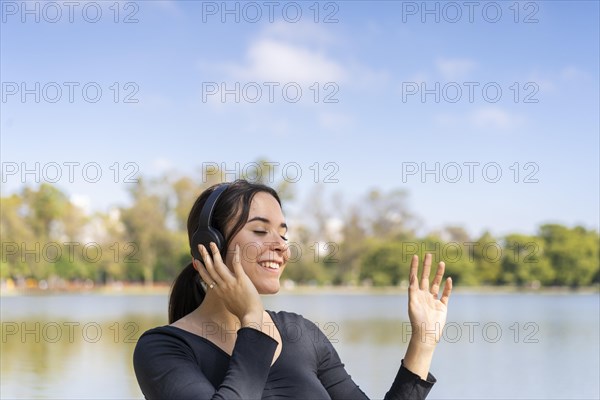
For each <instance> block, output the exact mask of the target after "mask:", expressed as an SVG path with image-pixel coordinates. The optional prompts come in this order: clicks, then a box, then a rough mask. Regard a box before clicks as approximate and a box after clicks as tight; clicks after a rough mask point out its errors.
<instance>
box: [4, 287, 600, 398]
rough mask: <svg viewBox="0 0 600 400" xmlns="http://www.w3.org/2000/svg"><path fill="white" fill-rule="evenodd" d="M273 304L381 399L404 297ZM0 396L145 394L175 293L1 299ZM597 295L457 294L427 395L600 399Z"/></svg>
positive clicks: (392, 365) (404, 327)
mask: <svg viewBox="0 0 600 400" xmlns="http://www.w3.org/2000/svg"><path fill="white" fill-rule="evenodd" d="M263 300H264V303H265V307H266V308H267V309H270V310H286V311H293V312H296V313H299V314H302V315H304V316H305V317H306V318H308V319H310V320H312V321H314V322H315V323H317V324H318V326H319V327H320V328H321V329H322V330H323V332H324V333H325V334H326V336H327V337H328V338H329V339H330V340H331V341H332V342H333V344H334V346H335V348H336V349H337V351H338V353H339V354H340V357H341V359H342V361H343V362H344V364H345V365H346V369H347V370H348V372H349V373H350V375H351V376H352V378H353V379H354V381H355V382H356V383H357V384H358V385H359V386H360V387H361V389H362V390H363V391H364V392H365V393H366V394H367V395H368V396H370V397H371V398H374V399H377V398H383V396H384V395H385V393H386V391H387V390H388V389H389V386H390V385H391V383H392V381H393V378H394V376H395V374H396V372H397V370H398V367H399V365H400V360H401V359H402V357H403V356H404V352H405V351H406V344H407V340H408V338H409V334H410V330H409V325H408V315H407V296H406V295H405V294H404V293H400V292H398V293H397V294H375V293H373V294H364V293H361V294H352V293H349V294H339V293H320V292H319V293H311V294H296V293H293V292H286V293H280V294H278V295H276V296H265V297H263ZM1 312H2V342H1V355H2V356H1V376H0V381H1V382H2V385H1V392H0V397H1V398H2V399H12V398H15V399H16V398H39V399H84V398H103V399H107V398H114V399H117V398H118V399H123V398H137V399H139V398H143V396H142V393H141V391H140V390H139V388H138V385H137V381H136V379H135V375H134V373H133V367H132V362H131V360H132V353H133V349H134V347H135V343H136V340H137V338H138V337H139V336H140V335H141V333H143V332H144V331H145V330H147V329H150V328H152V327H154V326H158V325H164V324H166V323H167V296H166V295H164V294H161V295H130V294H128V295H105V294H92V293H90V294H55V295H52V294H50V295H27V296H7V297H2V298H1ZM599 319H600V296H599V295H598V294H539V293H533V294H523V293H519V294H514V293H511V294H479V293H477V294H472V293H455V294H453V295H452V298H451V303H450V311H449V315H448V322H447V324H446V329H445V330H444V335H443V337H442V340H441V342H440V344H439V346H438V348H437V349H436V353H435V356H434V360H433V364H432V367H431V372H432V373H433V374H434V376H435V377H436V378H437V380H438V382H437V383H436V384H435V386H434V387H433V389H432V391H431V393H430V395H429V398H430V399H500V398H502V399H509V398H510V399H516V398H519V399H553V398H554V399H566V398H568V399H588V398H589V399H598V398H600V384H599V376H600V336H599V332H600V320H599Z"/></svg>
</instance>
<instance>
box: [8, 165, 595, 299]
mask: <svg viewBox="0 0 600 400" xmlns="http://www.w3.org/2000/svg"><path fill="white" fill-rule="evenodd" d="M260 163H261V165H262V166H263V167H264V168H270V166H269V165H268V164H265V163H264V162H263V161H260ZM262 175H263V176H264V177H268V176H270V175H268V174H262ZM242 178H248V179H250V177H243V176H242ZM214 183H216V181H211V180H208V181H206V182H197V181H194V179H192V178H190V177H189V176H176V177H174V176H173V174H169V175H164V176H162V177H160V178H156V179H152V180H147V179H144V178H139V179H138V180H137V183H134V184H131V185H130V187H129V189H128V190H129V194H130V197H131V204H130V205H129V206H122V207H117V208H113V209H111V210H109V211H106V212H95V213H92V214H87V213H86V212H84V211H83V210H82V209H81V208H80V207H78V206H76V205H75V204H73V202H72V201H70V200H69V198H68V196H67V195H66V194H65V193H64V192H63V191H61V190H60V189H59V188H58V187H56V186H53V185H51V184H47V183H43V184H41V185H39V186H38V187H36V188H32V187H24V188H23V189H22V190H21V191H20V192H19V193H14V194H11V195H9V196H6V197H2V198H1V205H2V212H1V220H0V231H1V236H2V248H1V255H0V279H2V280H8V279H11V280H13V281H17V280H23V279H27V278H30V279H33V280H35V281H44V282H46V283H47V284H48V285H50V287H56V286H58V285H59V284H60V283H61V282H63V283H64V282H68V281H74V280H91V281H93V282H95V283H96V284H107V283H111V282H143V283H144V284H146V285H153V284H154V283H155V282H168V283H170V282H172V280H173V279H174V278H175V277H176V276H177V274H178V273H179V271H180V270H181V269H182V268H183V267H184V266H185V265H186V264H187V263H188V262H189V260H190V257H191V256H190V252H189V244H188V237H187V231H186V223H187V217H188V213H189V210H190V209H191V206H192V204H193V202H194V201H195V199H196V197H197V196H198V195H199V193H200V192H201V191H202V190H204V189H205V188H206V187H208V186H210V185H212V184H214ZM263 183H267V184H270V186H273V187H275V188H276V189H277V190H278V192H279V193H280V194H281V196H282V201H283V203H284V212H285V213H286V215H287V218H288V225H290V226H291V229H290V239H289V240H290V241H289V246H290V251H291V259H290V263H289V264H288V266H287V268H286V270H285V271H284V275H283V279H287V280H291V281H293V282H295V283H298V284H313V285H322V284H332V285H374V286H388V285H401V284H406V283H407V282H406V281H407V276H408V270H409V264H410V258H411V257H412V255H413V254H418V255H419V256H420V257H421V258H422V257H423V255H424V254H425V253H432V254H433V258H434V261H444V262H445V263H446V270H447V275H450V276H452V277H453V280H454V282H455V283H456V284H459V285H461V286H471V285H513V286H522V287H540V286H568V287H581V286H589V285H593V284H598V283H599V282H600V266H599V241H600V240H599V234H598V232H597V231H595V230H588V229H585V228H584V227H581V226H575V227H566V226H563V225H559V224H545V225H542V226H540V227H539V228H538V231H537V233H536V234H535V235H522V234H517V233H515V234H509V235H505V236H502V237H494V236H493V235H492V234H491V233H489V232H486V233H484V234H482V235H481V236H480V237H477V238H473V237H470V236H469V234H468V233H467V232H466V231H465V230H464V229H463V228H462V227H460V226H448V227H446V228H444V229H442V230H440V231H435V232H429V233H427V234H425V235H423V234H419V230H418V226H419V218H418V217H417V216H415V215H413V214H412V213H411V212H410V210H409V209H408V207H407V206H406V199H407V195H408V194H407V193H406V191H403V190H393V191H390V192H381V191H379V190H370V191H368V192H367V193H365V194H364V195H363V196H362V197H361V198H360V199H358V202H357V203H354V204H352V203H350V204H346V203H345V202H344V199H343V198H342V196H340V195H338V194H333V195H331V196H330V198H328V199H326V196H328V194H327V193H326V190H325V187H326V185H325V184H321V185H315V187H314V192H313V193H310V194H309V196H308V198H309V200H310V201H309V202H307V203H310V204H307V205H306V206H304V207H303V206H302V205H298V204H296V203H297V202H298V201H297V200H298V199H297V196H296V193H295V192H294V187H293V184H291V183H290V182H286V181H279V182H263ZM288 203H289V204H294V205H296V206H297V207H295V208H296V211H295V212H294V213H288V212H287V211H286V208H287V207H286V204H288Z"/></svg>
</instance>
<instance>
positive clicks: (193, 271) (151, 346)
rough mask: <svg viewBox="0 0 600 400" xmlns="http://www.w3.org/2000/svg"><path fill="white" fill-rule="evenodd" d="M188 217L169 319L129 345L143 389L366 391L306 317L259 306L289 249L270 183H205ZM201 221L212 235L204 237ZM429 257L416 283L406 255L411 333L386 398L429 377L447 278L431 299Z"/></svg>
mask: <svg viewBox="0 0 600 400" xmlns="http://www.w3.org/2000/svg"><path fill="white" fill-rule="evenodd" d="M211 194H213V196H212V197H211ZM207 200H208V201H207ZM203 224H206V225H207V226H204V227H203V226H200V227H199V225H203ZM187 225H188V226H187V228H188V235H189V238H190V246H191V247H192V249H193V251H192V254H194V255H195V257H194V258H193V259H192V260H193V261H192V263H190V264H188V266H187V267H186V268H185V269H184V270H183V271H182V272H181V274H180V275H179V277H178V278H177V279H176V281H175V283H174V285H173V289H172V292H171V297H170V301H169V324H170V325H167V326H162V327H158V328H154V329H151V330H149V331H147V332H145V333H144V334H143V335H142V336H141V337H140V339H139V340H138V343H137V346H136V348H135V352H134V357H133V358H134V367H135V373H136V376H137V379H138V382H139V384H140V387H141V389H142V392H143V393H144V396H145V397H146V398H148V399H167V398H173V399H188V398H189V399H192V398H193V399H210V398H214V399H261V398H262V399H266V398H282V397H288V398H293V399H326V398H333V399H366V398H367V396H366V395H365V394H364V393H363V392H362V391H361V390H360V388H359V387H358V386H357V385H356V384H355V383H354V382H353V381H352V379H351V377H350V376H349V375H348V373H347V372H346V370H345V368H344V364H342V362H341V361H340V358H339V356H338V354H337V352H336V351H335V349H334V348H333V346H332V344H331V343H330V341H329V340H328V339H327V338H326V337H325V335H324V334H323V333H322V332H321V331H320V330H319V328H318V327H317V326H316V325H315V324H314V323H312V322H310V321H309V320H307V319H305V318H303V317H302V316H301V315H298V314H295V313H291V312H284V311H281V312H273V311H267V310H265V309H264V307H263V304H262V301H261V298H260V294H274V293H277V292H278V291H279V279H280V277H281V274H282V272H283V270H284V269H285V267H286V263H287V261H288V259H289V255H290V252H289V247H288V246H287V243H286V241H287V239H286V238H285V235H286V233H287V225H286V223H285V219H284V216H283V213H282V210H281V202H280V199H279V197H278V195H277V193H276V192H275V191H274V190H273V189H272V188H270V187H268V186H264V185H260V184H254V183H249V182H247V181H244V180H238V181H235V182H233V183H230V184H220V185H215V186H212V187H210V188H209V189H207V190H206V191H204V192H203V193H202V194H201V195H200V197H199V198H198V199H197V200H196V203H195V204H194V206H193V207H192V210H191V212H190V215H189V218H188V224H187ZM215 230H216V232H217V233H216V234H217V236H216V237H215V236H214V234H215V232H214V231H215ZM204 231H207V232H208V231H210V234H209V237H211V238H215V239H214V240H212V239H211V240H210V242H211V243H210V244H209V243H208V239H206V237H204V236H203V235H204V233H203V232H204ZM221 234H222V237H218V235H221ZM202 241H204V242H205V243H206V246H205V245H202V244H198V245H197V247H198V252H196V251H195V249H194V247H196V242H202ZM221 241H222V243H215V242H221ZM219 245H221V249H219V248H218V246H219ZM206 247H209V248H206ZM198 258H200V259H201V260H199V259H198ZM430 267H431V255H426V257H425V260H424V263H423V272H422V277H421V281H420V284H419V283H418V282H417V272H418V257H417V256H414V257H413V259H412V263H411V268H410V285H409V318H410V321H411V324H412V327H413V330H412V336H411V340H410V343H409V346H408V349H407V352H406V355H405V358H404V359H403V360H402V364H401V366H400V368H399V371H398V374H397V375H396V379H395V380H394V382H393V384H392V386H391V388H390V390H389V391H388V393H387V394H386V398H389V399H400V398H425V397H426V396H427V393H428V392H429V390H430V389H431V386H432V385H433V383H435V378H434V377H433V376H432V375H431V374H429V366H430V364H431V358H432V356H433V351H434V349H435V346H436V344H437V343H438V341H439V339H440V335H441V330H442V328H443V326H444V323H445V321H446V312H447V307H446V306H447V304H448V298H449V296H450V292H451V289H452V281H451V279H450V278H448V279H447V281H446V285H445V288H444V292H443V295H442V297H441V299H438V296H437V293H438V290H439V287H440V284H441V282H442V277H443V274H444V263H440V264H439V265H438V268H437V273H436V275H435V277H434V279H433V284H432V286H431V287H430V286H429V272H430Z"/></svg>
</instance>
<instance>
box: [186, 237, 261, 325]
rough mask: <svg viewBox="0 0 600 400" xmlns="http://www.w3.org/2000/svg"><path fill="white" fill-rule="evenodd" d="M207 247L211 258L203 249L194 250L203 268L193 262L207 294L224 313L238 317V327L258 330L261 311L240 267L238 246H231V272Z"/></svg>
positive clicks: (215, 248) (213, 247)
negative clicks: (211, 294) (198, 253)
mask: <svg viewBox="0 0 600 400" xmlns="http://www.w3.org/2000/svg"><path fill="white" fill-rule="evenodd" d="M210 246H211V252H212V257H211V255H210V254H209V253H208V251H207V250H206V249H205V248H204V246H203V245H199V246H198V248H199V250H200V255H201V256H202V261H204V265H202V263H201V262H200V261H198V260H196V259H194V261H193V263H194V268H196V270H197V271H198V273H199V274H200V277H201V278H202V280H203V281H204V282H206V283H207V285H208V289H207V290H208V292H210V293H213V294H215V295H217V296H218V297H219V298H220V300H221V301H222V302H223V304H224V305H225V307H226V308H227V310H229V312H231V313H232V314H233V315H235V316H236V317H238V319H239V320H240V323H241V325H242V327H244V326H251V327H253V328H257V329H260V326H261V325H262V322H263V311H264V307H263V304H262V301H261V298H260V295H259V294H258V291H257V290H256V287H255V286H254V283H252V281H251V280H250V278H249V277H248V275H246V272H245V271H244V268H243V267H242V263H241V261H240V258H241V257H240V247H239V245H236V246H235V251H234V257H233V265H232V266H233V272H231V271H230V270H229V268H227V266H226V265H225V263H224V262H223V259H222V258H221V254H220V253H219V250H218V248H217V246H216V245H215V244H214V243H211V244H210ZM207 295H208V293H207Z"/></svg>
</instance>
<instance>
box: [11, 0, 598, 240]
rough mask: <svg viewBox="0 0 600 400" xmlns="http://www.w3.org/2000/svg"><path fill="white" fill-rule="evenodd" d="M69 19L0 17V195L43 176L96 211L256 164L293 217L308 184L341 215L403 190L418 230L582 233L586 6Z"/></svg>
mask: <svg viewBox="0 0 600 400" xmlns="http://www.w3.org/2000/svg"><path fill="white" fill-rule="evenodd" d="M75 3H76V4H75V6H72V7H74V8H73V9H72V15H69V12H70V9H69V6H68V2H60V1H59V2H53V4H52V5H51V6H48V5H47V3H43V2H35V1H31V2H26V3H24V2H12V1H2V2H1V3H0V4H1V5H2V10H1V11H2V24H1V47H2V50H1V61H0V67H1V74H2V77H1V80H2V103H1V107H2V113H1V114H2V115H1V117H0V127H1V157H2V166H3V176H2V195H3V196H5V195H6V194H8V193H11V192H14V191H18V190H20V189H21V188H22V187H23V185H25V184H28V185H36V184H37V183H38V182H37V181H40V182H41V181H45V180H46V179H45V178H49V180H52V179H54V177H55V176H56V171H57V169H56V165H59V166H60V174H61V175H60V178H59V179H55V180H57V182H56V184H57V185H58V186H59V187H60V188H61V189H63V190H65V191H66V192H67V193H69V195H71V196H73V198H74V199H76V200H77V201H79V202H82V203H87V204H88V205H89V207H90V208H91V209H92V210H107V209H108V208H109V207H110V206H112V205H119V204H127V202H128V195H127V191H126V189H127V186H128V184H127V183H126V182H124V180H125V179H124V178H125V177H126V176H127V174H129V173H133V174H135V176H149V177H150V176H157V175H160V174H162V173H164V172H169V173H182V174H187V175H190V176H194V177H196V179H198V180H200V179H201V178H202V166H203V165H205V166H206V165H207V164H206V163H218V164H222V165H224V166H225V167H226V168H227V169H230V170H235V169H236V165H237V164H236V163H239V165H240V169H243V168H244V167H246V166H248V165H249V164H248V163H250V162H252V161H254V160H256V159H257V158H259V157H261V158H265V159H267V160H269V161H271V162H274V163H279V164H278V166H279V167H278V168H276V175H275V177H276V178H277V179H281V178H283V177H287V178H288V179H293V178H294V173H295V171H297V170H298V169H299V170H300V171H301V172H302V177H301V178H299V179H298V181H297V182H296V183H295V185H294V188H295V191H296V193H297V195H298V200H297V201H296V203H295V204H297V206H298V208H301V206H304V204H305V203H306V201H307V198H308V197H309V196H310V195H311V194H312V193H313V191H314V190H315V186H317V185H316V184H315V170H316V169H318V170H319V171H320V174H319V177H318V179H316V180H317V181H319V182H321V183H322V186H323V187H324V190H325V191H326V193H328V194H333V193H340V194H341V195H342V196H343V199H344V202H345V203H347V204H351V203H357V202H358V201H359V200H360V198H361V197H362V196H363V195H364V194H365V193H366V192H367V191H368V190H370V189H373V188H377V189H380V190H384V191H389V190H393V189H398V188H401V189H406V190H407V191H408V193H409V198H408V204H409V206H410V209H411V210H412V211H413V212H414V213H415V214H417V215H418V216H419V217H420V218H421V219H422V221H423V229H424V230H425V231H427V230H431V229H438V228H441V227H443V226H446V225H463V226H465V227H466V228H467V230H468V232H470V233H471V234H473V235H477V234H480V233H481V232H483V231H484V230H490V231H491V232H493V233H495V234H498V235H501V234H506V233H509V232H522V233H534V232H535V231H536V229H537V227H538V226H539V225H540V224H542V223H547V222H558V223H563V224H566V225H569V226H573V225H576V224H580V225H584V226H586V227H588V228H595V229H598V224H599V211H598V209H599V207H598V204H599V180H600V179H599V173H598V171H599V132H600V127H599V111H598V110H599V108H600V105H599V82H598V71H599V69H600V68H599V47H600V44H599V39H598V38H599V28H598V20H599V18H598V16H599V6H598V2H596V1H570V2H566V1H565V2H563V1H539V2H512V1H510V2H474V3H472V4H473V6H472V7H473V8H472V9H469V8H468V6H466V5H465V2H451V3H446V2H428V3H427V4H426V5H424V4H425V3H423V2H400V1H398V2H392V1H382V2H377V1H372V2H364V1H347V2H320V3H315V2H297V3H291V2H273V3H270V4H273V5H272V7H273V9H272V10H273V19H272V21H271V20H270V16H269V11H270V10H269V5H267V3H265V2H252V3H250V5H248V3H236V2H229V3H227V7H228V9H230V10H235V7H237V8H238V10H239V13H237V15H236V13H235V11H234V13H229V14H227V13H223V11H224V10H223V8H222V5H223V4H224V3H222V2H199V1H198V2H196V1H181V2H175V1H145V2H119V3H115V2H113V1H109V2H82V1H80V2H75ZM115 4H117V6H118V7H115ZM23 7H28V10H33V11H32V12H31V13H29V14H28V13H23V11H24V10H23ZM423 7H427V10H429V11H431V10H433V11H432V12H429V13H427V12H426V11H427V10H425V9H424V8H423ZM436 7H437V8H436ZM117 8H118V10H119V12H118V15H117V14H116V10H117ZM98 9H100V10H101V15H98V14H97V13H96V12H97V10H98ZM284 9H285V10H286V12H287V13H284V12H283V10H284ZM436 9H437V10H438V11H436ZM84 10H85V12H84ZM256 10H260V12H261V16H260V17H258V14H256ZM298 10H300V11H301V15H298V14H297V11H298ZM317 10H318V11H319V13H318V16H317V15H316V11H317ZM57 12H60V15H59V14H58V13H57ZM436 12H437V15H436ZM498 12H500V14H498ZM36 13H37V14H38V15H36ZM36 17H37V18H38V19H39V21H36ZM327 17H328V18H327ZM127 18H129V19H130V20H132V21H133V22H132V23H125V22H124V20H125V19H127ZM223 18H224V19H225V22H223V21H222V19H223ZM236 18H238V19H239V22H236ZM294 18H296V19H298V21H297V22H292V21H293V20H294ZM315 18H316V19H317V22H315ZM436 18H437V20H436ZM70 19H72V21H71V20H70ZM115 19H116V20H117V21H118V22H116V23H115ZM326 19H328V21H327V22H325V20H326ZM93 20H97V22H95V23H93V22H92V21H93ZM135 20H137V22H135ZM253 20H257V21H256V22H253ZM336 20H337V22H336ZM52 21H56V22H52ZM36 82H39V89H38V86H36ZM65 82H67V83H65ZM236 83H237V84H238V85H239V90H238V91H237V92H236ZM84 87H85V88H86V92H85V93H84V91H83V88H84ZM223 87H224V88H225V89H228V90H230V92H229V94H227V95H225V97H224V98H222V97H221V89H222V88H223ZM284 87H285V88H286V92H284V91H283V88H284ZM98 88H99V89H100V90H101V94H99V95H96V94H97V89H98ZM257 88H258V89H260V90H261V92H260V96H259V92H258V91H257ZM298 88H300V90H301V91H302V92H301V94H300V93H299V92H297V89H298ZM317 88H318V96H317ZM484 88H485V91H484ZM22 89H26V90H29V92H28V93H29V94H25V95H23V90H22ZM59 90H60V95H59ZM70 90H72V95H71V93H69V92H70ZM270 90H272V98H269V95H270V93H269V91H270ZM423 90H425V92H423ZM471 90H472V92H471ZM117 93H118V95H119V97H118V99H116V100H117V101H115V95H116V94H117ZM423 93H425V94H423ZM236 94H237V95H238V96H239V102H236ZM296 94H297V95H296ZM70 95H71V96H70ZM36 96H39V102H36V100H37V99H36ZM86 96H87V97H86ZM127 96H129V97H127ZM315 96H317V97H315ZM436 96H437V98H436ZM70 97H71V98H70ZM126 99H128V100H136V101H137V102H136V103H129V102H125V100H126ZM95 100H97V101H96V102H93V101H95ZM294 100H298V101H297V102H293V101H294ZM315 100H316V101H315ZM326 100H327V101H326ZM332 100H334V101H337V102H330V101H332ZM36 162H38V163H40V175H39V176H37V177H36V175H35V174H27V175H24V176H23V174H22V170H23V167H25V168H28V169H34V168H35V163H36ZM65 163H67V164H65ZM68 163H79V164H78V165H77V164H68ZM115 163H118V164H115ZM128 163H129V164H128ZM315 163H318V164H315ZM68 165H73V167H72V168H73V170H72V171H73V172H74V175H73V179H72V182H71V181H70V179H69V176H68V173H69V167H68ZM85 165H87V166H88V169H87V170H86V173H87V175H85V176H84V175H83V166H85ZM317 165H318V166H317ZM436 165H439V181H438V182H436V179H435V178H436V177H435V174H434V173H430V174H425V175H422V170H423V167H424V168H426V169H428V170H434V169H435V168H436ZM284 166H287V167H288V169H287V170H286V171H287V172H288V173H289V176H288V175H285V174H284V171H283V167H284ZM457 166H458V167H459V168H460V170H459V169H457ZM290 167H291V169H289V168H290ZM484 167H485V173H484ZM15 168H16V169H15ZM415 168H418V170H416V169H415ZM469 168H472V169H469ZM115 169H118V170H119V171H120V174H119V176H118V178H117V179H115ZM97 170H100V171H101V172H102V176H101V177H99V178H98V181H97V182H91V181H93V180H94V177H95V171H97ZM458 171H460V173H461V175H460V177H458V175H457V172H458ZM517 171H518V175H517ZM409 172H414V174H409ZM470 172H471V173H473V175H472V179H469V173H470ZM498 172H500V173H501V176H499V177H496V174H497V173H498ZM328 174H332V175H328ZM232 176H233V175H229V176H228V178H231V177H232ZM327 176H329V177H330V178H334V179H336V180H337V182H335V183H333V182H331V183H330V182H325V177H327ZM115 180H117V182H115ZM515 180H516V182H515ZM454 181H456V182H454Z"/></svg>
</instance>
